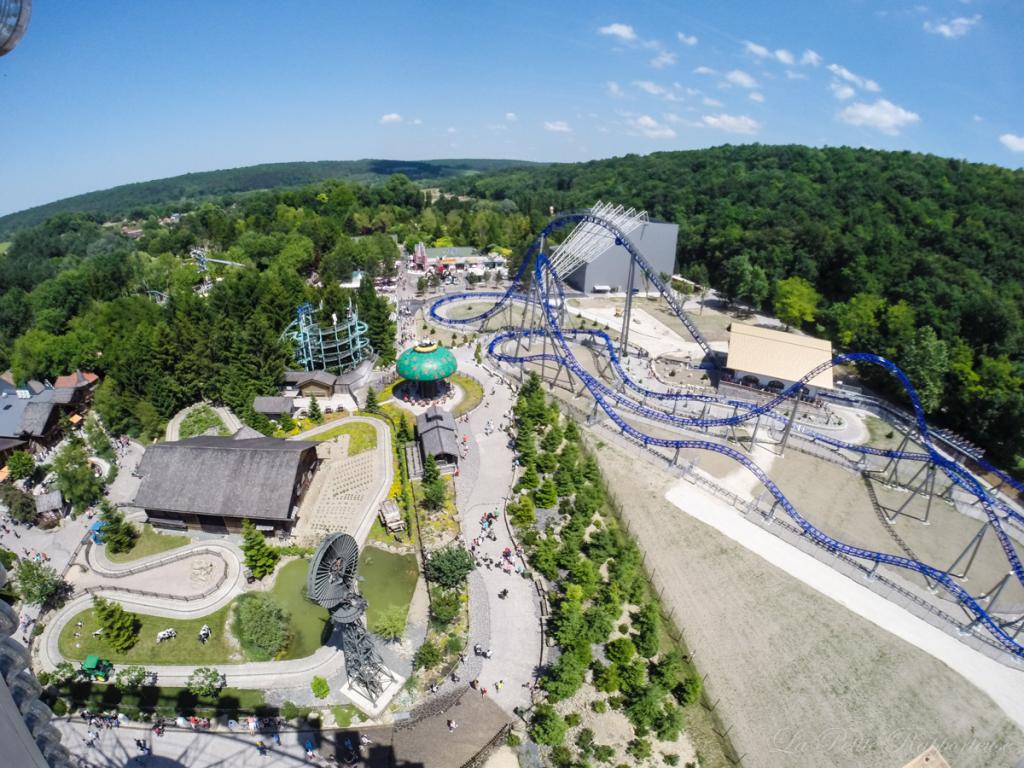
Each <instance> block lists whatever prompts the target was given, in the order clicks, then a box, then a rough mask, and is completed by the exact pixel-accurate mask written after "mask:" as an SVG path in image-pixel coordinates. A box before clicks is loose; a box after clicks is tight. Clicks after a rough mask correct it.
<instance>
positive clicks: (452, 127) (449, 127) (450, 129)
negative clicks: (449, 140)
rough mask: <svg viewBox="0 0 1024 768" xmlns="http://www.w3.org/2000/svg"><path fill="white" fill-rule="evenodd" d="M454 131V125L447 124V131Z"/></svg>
mask: <svg viewBox="0 0 1024 768" xmlns="http://www.w3.org/2000/svg"><path fill="white" fill-rule="evenodd" d="M455 132H456V129H455V126H454V125H449V126H448V133H455Z"/></svg>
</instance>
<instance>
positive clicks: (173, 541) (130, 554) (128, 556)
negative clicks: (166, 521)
mask: <svg viewBox="0 0 1024 768" xmlns="http://www.w3.org/2000/svg"><path fill="white" fill-rule="evenodd" d="M191 543H192V539H190V538H189V537H188V536H180V535H176V534H173V533H157V532H156V531H155V530H153V526H151V525H149V524H148V523H147V524H146V525H144V526H142V532H141V533H140V534H139V538H137V539H136V540H135V546H134V547H132V548H131V549H130V550H128V551H127V552H118V553H114V552H111V551H110V550H107V558H108V559H109V560H110V561H111V562H113V563H127V562H129V561H130V560H138V559H139V558H140V557H148V556H150V555H155V554H157V553H158V552H166V551H168V550H170V549H177V548H178V547H183V546H185V545H186V544H191Z"/></svg>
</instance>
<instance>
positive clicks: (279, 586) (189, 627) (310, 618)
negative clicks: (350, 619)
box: [58, 560, 328, 665]
mask: <svg viewBox="0 0 1024 768" xmlns="http://www.w3.org/2000/svg"><path fill="white" fill-rule="evenodd" d="M308 569H309V562H308V561H306V560H293V561H292V562H290V563H288V564H286V565H285V566H283V567H282V568H281V571H280V572H279V573H278V575H277V578H276V579H275V581H274V588H273V589H272V590H271V591H270V593H269V594H270V597H271V598H272V599H273V600H274V602H276V603H277V604H278V605H280V606H281V607H282V608H284V609H285V610H286V611H288V613H289V615H290V616H291V621H290V624H291V631H292V639H291V642H290V643H289V645H288V649H287V650H286V651H285V652H284V653H283V654H281V656H280V658H281V659H302V658H305V657H306V656H310V655H312V654H313V653H314V652H315V651H316V649H317V648H319V647H320V645H321V637H322V634H323V630H324V626H325V625H326V623H327V621H328V614H327V611H326V610H325V609H323V608H321V607H320V606H318V605H315V604H314V603H311V602H309V601H307V600H306V598H305V596H304V595H303V590H304V588H305V586H306V573H307V572H308ZM234 605H235V604H234V602H232V603H230V604H229V605H226V606H224V607H223V608H221V609H220V610H218V611H215V612H214V613H211V614H207V615H206V616H202V617H200V618H198V619H189V620H187V621H186V620H182V619H168V618H164V617H161V616H147V615H145V614H138V617H139V621H140V622H141V629H140V631H139V640H138V642H137V643H136V644H135V646H134V647H133V648H132V649H131V650H129V651H128V652H127V653H117V652H115V651H113V650H112V649H111V648H110V647H109V646H108V645H107V644H106V642H104V641H103V638H102V636H100V637H93V636H92V633H93V631H94V630H96V629H99V623H98V622H97V621H96V618H95V617H94V616H93V612H92V609H91V608H90V609H87V610H85V611H82V612H81V613H79V614H78V615H77V616H75V617H74V618H73V619H72V620H71V621H70V622H68V624H67V626H65V627H64V629H63V630H62V631H61V633H60V639H59V646H58V647H59V649H60V653H61V655H62V656H64V657H66V658H68V659H71V660H73V661H81V660H82V659H84V658H85V657H86V656H88V655H89V654H93V653H95V654H96V655H98V656H102V657H103V658H105V659H110V660H111V661H113V662H114V663H115V664H142V665H146V664H226V663H235V662H241V661H246V660H247V659H246V658H245V655H244V653H243V652H242V651H239V650H237V649H236V648H235V646H234V645H233V644H232V643H229V642H228V627H229V625H230V622H231V621H232V620H233V615H232V611H233V610H234ZM79 620H81V621H83V622H84V625H83V626H82V627H81V629H80V630H79V632H80V636H79V637H77V638H76V637H75V636H74V634H75V631H76V627H75V624H76V622H77V621H79ZM203 624H209V625H210V629H211V630H212V632H213V636H212V637H211V638H210V639H209V640H207V641H206V643H205V644H204V643H200V642H199V640H198V639H197V637H198V635H199V629H200V628H201V627H202V626H203ZM169 627H173V628H174V629H175V630H176V631H177V633H178V636H177V637H175V638H174V639H172V640H165V641H164V642H162V643H157V642H156V635H157V632H160V631H161V630H164V629H167V628H169ZM76 643H77V646H76Z"/></svg>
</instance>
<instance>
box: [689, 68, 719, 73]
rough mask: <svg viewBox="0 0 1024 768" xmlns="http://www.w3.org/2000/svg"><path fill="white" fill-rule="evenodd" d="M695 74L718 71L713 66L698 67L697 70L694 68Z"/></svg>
mask: <svg viewBox="0 0 1024 768" xmlns="http://www.w3.org/2000/svg"><path fill="white" fill-rule="evenodd" d="M693 74H695V75H714V74H716V72H715V70H713V69H712V68H711V67H697V68H696V69H695V70H693Z"/></svg>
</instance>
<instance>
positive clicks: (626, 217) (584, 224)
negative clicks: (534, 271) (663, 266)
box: [550, 201, 648, 277]
mask: <svg viewBox="0 0 1024 768" xmlns="http://www.w3.org/2000/svg"><path fill="white" fill-rule="evenodd" d="M590 213H592V214H593V215H595V216H600V217H601V218H602V219H606V220H608V221H609V222H611V223H612V224H614V225H615V226H616V227H617V228H618V229H619V230H620V231H621V232H622V233H623V234H625V235H628V234H629V233H630V232H633V231H635V230H636V229H638V228H639V227H641V226H643V225H644V224H646V223H647V220H648V219H647V211H637V210H636V209H635V208H629V209H628V210H627V209H625V208H623V207H622V206H621V205H612V204H611V203H602V202H601V201H598V202H597V205H595V206H594V207H593V208H591V209H590ZM613 245H615V236H614V235H613V234H612V233H611V232H609V231H608V230H607V229H605V228H604V227H602V226H600V225H598V224H595V223H594V222H592V221H581V222H580V223H579V224H577V225H576V228H575V229H573V231H572V232H570V233H569V237H567V238H566V239H565V240H563V241H562V243H561V244H559V245H558V246H557V247H556V248H555V249H554V251H553V252H552V254H551V259H550V262H551V266H552V267H554V269H555V272H556V274H558V275H559V276H560V277H567V276H568V275H570V274H572V273H573V272H575V271H576V270H577V269H578V268H579V267H581V266H583V265H584V264H589V263H590V262H592V261H594V259H596V258H597V257H598V256H600V255H601V254H602V253H604V252H605V251H607V250H608V249H609V248H611V247H612V246H613Z"/></svg>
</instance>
